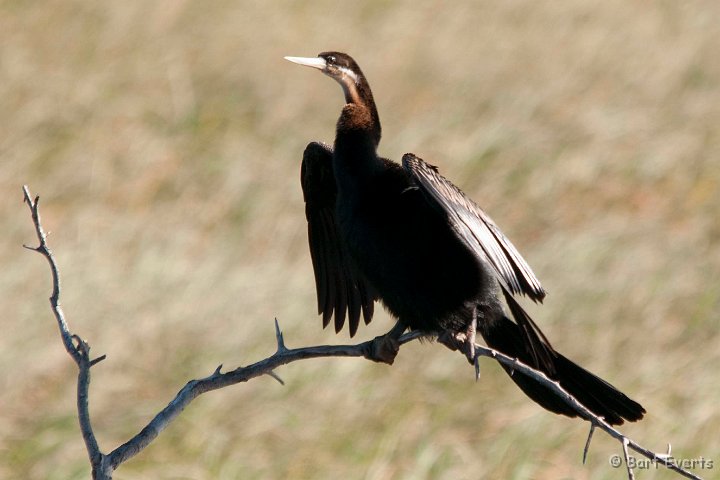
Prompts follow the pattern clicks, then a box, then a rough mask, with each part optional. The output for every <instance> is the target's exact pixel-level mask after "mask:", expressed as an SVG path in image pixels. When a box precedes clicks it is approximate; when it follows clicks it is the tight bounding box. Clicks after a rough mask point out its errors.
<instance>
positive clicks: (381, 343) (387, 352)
mask: <svg viewBox="0 0 720 480" xmlns="http://www.w3.org/2000/svg"><path fill="white" fill-rule="evenodd" d="M399 350H400V342H399V341H398V339H397V338H395V337H394V336H393V335H390V334H386V335H380V336H379V337H375V338H374V339H373V341H372V342H370V343H369V344H368V347H367V348H366V349H365V355H364V356H365V358H367V359H368V360H372V361H373V362H378V363H387V364H388V365H392V364H393V362H395V357H397V354H398V351H399Z"/></svg>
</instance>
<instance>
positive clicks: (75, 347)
mask: <svg viewBox="0 0 720 480" xmlns="http://www.w3.org/2000/svg"><path fill="white" fill-rule="evenodd" d="M23 195H24V201H25V203H27V205H28V207H29V208H30V214H31V217H32V221H33V225H34V226H35V233H36V235H37V238H38V242H39V245H38V246H37V247H35V248H30V247H28V246H26V245H24V246H25V248H30V249H31V250H35V251H36V252H38V253H40V254H41V255H43V256H44V257H45V258H46V259H47V261H48V263H49V264H50V272H51V274H52V294H51V295H50V308H51V309H52V311H53V314H54V315H55V320H56V321H57V324H58V328H59V329H60V336H61V338H62V341H63V345H64V346H65V350H66V351H67V352H68V354H69V355H70V356H71V357H72V359H73V360H74V361H75V363H76V364H77V366H78V382H77V411H78V420H79V421H80V431H81V432H82V437H83V440H84V442H85V448H86V449H87V452H88V457H89V458H90V464H91V465H92V468H93V478H102V477H97V476H96V475H95V472H96V471H97V469H98V467H99V466H100V463H101V462H102V458H103V455H102V453H101V452H100V447H99V446H98V443H97V439H96V438H95V434H94V433H93V429H92V423H91V421H90V411H89V408H88V392H89V389H90V367H91V366H92V365H93V362H91V361H90V346H89V345H88V344H87V343H86V342H85V341H84V340H82V339H81V338H80V337H79V336H77V335H73V334H71V333H70V329H69V328H68V325H67V322H66V321H65V314H64V312H63V309H62V307H61V306H60V270H59V269H58V266H57V263H55V257H54V256H53V253H52V250H50V248H49V247H48V245H47V234H46V233H45V230H44V229H43V226H42V222H41V220H40V210H39V202H40V197H39V196H36V197H35V199H34V200H33V198H32V196H31V195H30V190H28V187H27V185H23ZM73 341H75V342H76V343H73ZM102 358H104V356H103V357H100V359H98V360H97V361H100V360H101V359H102ZM97 361H96V362H94V363H97Z"/></svg>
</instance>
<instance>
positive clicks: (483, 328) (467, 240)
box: [285, 52, 645, 425]
mask: <svg viewBox="0 0 720 480" xmlns="http://www.w3.org/2000/svg"><path fill="white" fill-rule="evenodd" d="M285 58H286V59H287V60H289V61H291V62H294V63H298V64H300V65H305V66H308V67H313V68H316V69H318V70H320V71H321V72H323V73H324V74H325V75H328V76H329V77H331V78H333V79H335V80H336V81H337V82H338V83H339V84H340V86H341V87H342V89H343V92H344V94H345V106H344V107H343V109H342V113H341V114H340V118H339V120H338V122H337V129H336V136H335V145H334V148H331V147H330V146H328V145H324V144H322V143H316V142H312V143H310V144H309V145H308V146H307V148H306V149H305V153H304V155H303V163H302V170H301V182H302V188H303V194H304V198H305V213H306V216H307V221H308V237H309V243H310V253H311V256H312V262H313V268H314V271H315V282H316V287H317V299H318V311H319V313H321V314H322V316H323V326H327V325H328V324H329V322H330V320H331V319H332V317H333V316H334V320H335V330H336V331H337V332H339V331H340V330H341V329H342V327H343V325H344V323H345V319H346V317H347V319H348V322H349V329H350V336H353V335H354V334H355V332H356V331H357V328H358V325H359V323H360V316H361V315H362V317H363V319H364V321H365V323H368V322H370V320H371V319H372V316H373V304H374V302H375V300H378V299H379V300H380V301H381V302H382V303H383V304H384V305H385V307H386V308H387V309H388V310H389V311H390V312H391V313H392V314H393V315H394V316H395V317H396V318H397V319H398V323H397V325H396V326H395V327H394V328H393V329H392V330H391V331H390V332H388V334H387V338H388V339H389V340H391V341H392V340H393V339H397V338H398V337H399V335H400V334H402V333H403V332H404V331H405V330H406V329H407V328H410V329H413V330H419V331H421V332H426V333H428V334H430V335H438V338H439V339H440V340H442V341H443V343H446V344H448V345H449V346H451V348H452V347H453V346H454V347H456V348H461V349H462V350H463V351H464V352H465V353H466V355H467V356H468V359H469V360H471V361H474V362H475V365H476V367H477V358H475V353H474V347H473V345H474V339H475V332H476V331H477V332H479V333H480V334H481V335H482V337H483V338H484V339H485V341H486V342H487V344H488V345H489V346H490V347H492V348H495V349H497V350H499V351H501V352H503V353H505V354H506V355H509V356H511V357H515V358H518V359H519V360H520V361H522V362H523V363H526V364H528V365H530V366H532V367H534V368H536V369H539V370H541V371H543V372H544V373H545V374H546V375H548V376H549V377H550V378H552V379H554V380H558V381H559V382H560V385H562V387H563V388H564V389H565V390H567V391H568V392H569V393H570V394H572V395H573V396H574V397H575V398H577V399H578V400H579V401H580V402H581V403H583V405H585V406H586V407H587V408H589V409H590V410H591V411H593V412H594V413H595V414H597V415H600V416H602V417H604V418H605V420H606V421H607V422H608V423H610V424H616V425H617V424H622V423H623V420H629V421H635V420H639V419H641V418H642V417H643V414H644V413H645V409H644V408H643V407H642V406H641V405H640V404H638V403H637V402H635V401H633V400H631V399H630V398H628V397H627V396H625V395H624V394H623V393H622V392H620V391H619V390H617V389H616V388H615V387H613V386H612V385H610V384H609V383H608V382H606V381H604V380H602V379H601V378H599V377H597V376H595V375H593V374H592V373H590V372H588V371H587V370H585V369H583V368H582V367H580V366H578V365H576V364H575V363H573V362H572V361H570V360H568V359H567V358H565V357H564V356H563V355H561V354H560V353H558V352H557V351H555V350H554V349H553V347H552V346H551V345H550V342H549V341H548V340H547V338H545V336H544V335H543V333H542V332H541V331H540V329H539V328H538V326H537V325H536V324H535V322H533V320H532V319H531V318H530V316H529V315H528V314H527V313H526V312H525V311H524V310H523V308H522V307H521V306H520V304H519V303H518V302H517V300H516V299H515V298H514V295H517V294H522V295H526V296H528V297H529V298H531V299H532V300H534V301H536V302H541V301H542V300H543V298H544V297H545V290H543V288H542V286H541V285H540V282H539V281H538V279H537V278H536V276H535V274H534V273H533V272H532V270H531V269H530V267H529V266H528V264H527V263H526V262H525V260H524V259H523V258H522V256H521V255H520V254H519V253H518V251H517V250H516V249H515V247H514V246H513V244H512V243H511V242H510V240H508V239H507V238H506V237H505V235H503V234H502V232H501V231H500V229H499V228H498V227H497V225H495V222H493V221H492V219H491V218H490V217H489V216H488V215H487V214H486V213H485V212H484V211H483V210H482V209H481V208H480V207H479V206H477V204H475V203H474V202H473V201H472V200H471V199H469V198H468V197H467V196H466V195H465V194H464V193H463V192H462V191H460V189H458V188H457V187H456V186H455V185H453V184H452V183H450V181H448V180H447V179H445V178H444V177H442V176H441V175H440V174H439V173H438V170H437V168H436V167H433V166H432V165H429V164H427V163H425V162H424V161H423V160H421V159H420V158H418V157H416V156H415V155H413V154H411V153H408V154H405V155H404V156H403V158H402V165H399V164H397V163H395V162H392V161H390V160H387V159H385V158H382V157H380V156H378V154H377V147H378V144H379V142H380V136H381V128H380V119H379V117H378V112H377V108H376V107H375V101H374V99H373V95H372V92H371V91H370V86H369V84H368V82H367V80H366V78H365V75H364V74H363V72H362V70H360V67H359V66H358V65H357V63H355V61H354V60H353V59H352V58H351V57H350V56H349V55H347V54H344V53H340V52H324V53H321V54H319V55H318V56H317V57H314V58H299V57H285ZM501 294H502V297H503V298H504V299H505V302H506V304H507V306H508V309H509V311H510V315H511V316H512V318H514V321H513V320H511V319H510V318H509V317H508V315H507V314H506V313H505V312H504V310H503V307H502V303H501ZM396 348H397V347H395V353H396ZM392 358H393V357H392V354H391V358H390V359H389V360H388V359H383V358H382V357H381V358H379V359H380V360H383V361H387V362H388V363H392ZM503 368H505V370H506V371H507V372H508V373H509V374H510V375H511V378H512V380H513V381H514V382H515V383H516V384H517V385H518V386H519V387H520V388H521V389H522V390H523V391H524V392H525V393H526V394H527V395H528V396H529V397H530V398H532V399H533V400H534V401H535V402H537V403H538V404H540V405H541V406H542V407H544V408H546V409H548V410H550V411H552V412H555V413H559V414H563V415H567V416H570V417H575V416H576V415H577V414H576V412H575V411H574V410H573V409H572V408H570V407H568V406H567V405H566V404H565V402H564V401H563V400H561V399H559V398H558V397H557V396H556V395H555V394H553V393H552V392H550V391H549V390H547V389H546V388H545V387H543V386H542V385H540V384H538V383H536V382H535V381H534V380H532V379H530V378H528V377H525V376H524V375H518V374H515V375H513V374H512V373H513V372H512V371H511V370H509V369H508V368H507V367H503Z"/></svg>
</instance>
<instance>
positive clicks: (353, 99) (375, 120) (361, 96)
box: [338, 72, 382, 148]
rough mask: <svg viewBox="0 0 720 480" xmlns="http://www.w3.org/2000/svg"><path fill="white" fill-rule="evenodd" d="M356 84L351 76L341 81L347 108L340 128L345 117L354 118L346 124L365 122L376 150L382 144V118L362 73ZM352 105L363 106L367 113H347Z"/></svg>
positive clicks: (358, 111) (341, 118)
mask: <svg viewBox="0 0 720 480" xmlns="http://www.w3.org/2000/svg"><path fill="white" fill-rule="evenodd" d="M356 78H357V79H358V81H357V82H356V81H355V80H354V79H353V78H351V77H349V76H345V77H343V78H342V79H341V80H339V82H340V85H342V88H343V92H344V93H345V103H346V107H345V109H343V113H342V114H341V115H340V121H339V122H338V128H339V124H340V122H341V121H343V116H348V117H354V118H348V119H346V120H345V121H346V123H352V122H355V123H358V122H363V123H364V126H365V127H366V128H367V129H368V130H369V131H370V132H371V135H372V137H373V141H374V143H375V148H377V146H378V145H379V144H380V137H381V136H382V128H381V127H380V116H379V115H378V111H377V107H376V106H375V99H374V98H373V94H372V90H370V85H369V84H368V82H367V80H365V76H364V75H363V74H362V72H360V73H358V74H357V76H356ZM350 105H357V106H361V107H363V108H364V109H365V111H361V110H360V109H351V110H350V111H348V112H346V109H347V107H348V106H350Z"/></svg>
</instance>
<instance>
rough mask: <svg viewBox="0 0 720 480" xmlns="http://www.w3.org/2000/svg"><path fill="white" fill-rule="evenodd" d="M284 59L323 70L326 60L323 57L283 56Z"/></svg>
mask: <svg viewBox="0 0 720 480" xmlns="http://www.w3.org/2000/svg"><path fill="white" fill-rule="evenodd" d="M285 60H287V61H290V62H293V63H297V64H298V65H305V66H306V67H312V68H317V69H318V70H325V68H326V67H327V62H326V61H325V59H324V58H320V57H309V58H306V57H285Z"/></svg>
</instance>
